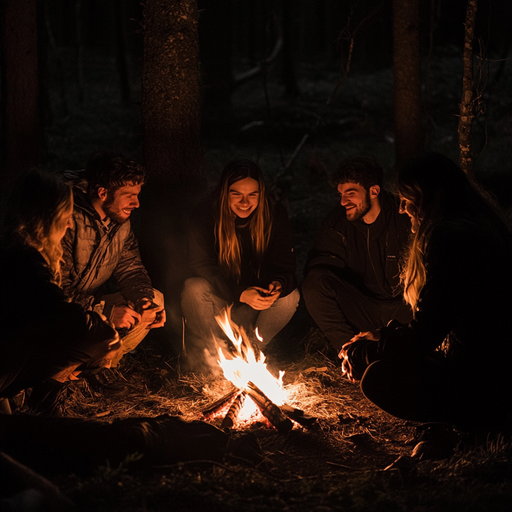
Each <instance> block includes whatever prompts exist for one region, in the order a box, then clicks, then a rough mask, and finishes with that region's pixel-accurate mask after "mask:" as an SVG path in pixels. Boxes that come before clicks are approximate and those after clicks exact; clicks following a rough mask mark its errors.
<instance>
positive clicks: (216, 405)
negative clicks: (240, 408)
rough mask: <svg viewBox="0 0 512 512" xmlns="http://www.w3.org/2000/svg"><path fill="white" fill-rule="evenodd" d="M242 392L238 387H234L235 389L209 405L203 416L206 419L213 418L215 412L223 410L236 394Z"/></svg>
mask: <svg viewBox="0 0 512 512" xmlns="http://www.w3.org/2000/svg"><path fill="white" fill-rule="evenodd" d="M239 392H240V390H239V389H238V388H235V387H233V389H232V390H231V391H230V392H229V393H227V394H225V395H224V396H223V397H221V398H219V399H218V400H216V401H215V402H213V404H211V405H209V406H208V407H207V408H206V409H203V411H202V412H201V414H202V415H203V418H204V419H206V420H209V419H211V418H212V417H213V416H215V414H217V413H218V412H219V411H221V410H222V409H223V408H224V407H225V406H226V405H227V404H228V403H229V402H230V401H231V400H233V399H234V398H235V397H236V395H237V394H238V393H239Z"/></svg>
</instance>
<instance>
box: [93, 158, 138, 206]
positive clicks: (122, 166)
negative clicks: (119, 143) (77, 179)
mask: <svg viewBox="0 0 512 512" xmlns="http://www.w3.org/2000/svg"><path fill="white" fill-rule="evenodd" d="M85 177H86V179H87V193H88V194H89V197H91V198H95V197H97V196H98V190H99V189H100V188H105V189H106V190H107V191H108V192H111V193H113V192H115V191H116V190H117V189H119V188H121V187H124V186H126V185H130V186H132V185H143V184H144V182H145V181H146V170H145V168H144V167H143V166H142V165H139V164H137V163H136V162H135V161H133V160H131V159H130V158H128V157H126V156H124V155H123V154H122V153H120V152H118V151H115V150H110V149H107V150H104V151H99V152H97V153H94V154H92V155H91V156H90V157H89V159H88V160H87V163H86V165H85Z"/></svg>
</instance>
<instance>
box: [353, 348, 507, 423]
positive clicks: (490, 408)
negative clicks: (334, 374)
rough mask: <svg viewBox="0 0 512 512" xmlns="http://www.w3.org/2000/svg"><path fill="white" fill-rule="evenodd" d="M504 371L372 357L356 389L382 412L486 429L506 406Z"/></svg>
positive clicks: (501, 415) (504, 413) (502, 414)
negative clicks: (359, 388) (374, 358)
mask: <svg viewBox="0 0 512 512" xmlns="http://www.w3.org/2000/svg"><path fill="white" fill-rule="evenodd" d="M508 373H509V372H496V373H495V374H494V375H493V374H492V372H485V371H482V368H479V367H478V366H475V365H474V367H473V368H470V367H468V366H467V365H462V364H461V363H455V362H451V361H447V360H439V361H436V360H434V359H432V358H422V359H415V360H407V359H400V360H396V359H392V360H385V359H384V360H380V361H375V362H374V363H372V364H371V365H370V366H368V368H367V369H366V372H365V373H364V375H363V378H362V380H361V390H362V392H363V393H364V395H365V396H366V398H368V399H369V400H370V401H371V402H373V403H374V404H375V405H377V406H378V407H380V408H381V409H382V410H384V411H386V412H387V413H389V414H391V415H393V416H396V417H397V418H402V419H404V420H410V421H420V422H441V423H449V424H452V425H459V426H461V427H466V426H468V427H490V426H494V425H497V424H499V423H500V422H502V421H504V420H506V418H507V414H508V413H509V411H510V410H511V405H510V403H511V398H512V397H511V391H510V390H511V389H512V388H511V385H510V384H511V382H510V381H511V380H512V379H511V378H510V377H508Z"/></svg>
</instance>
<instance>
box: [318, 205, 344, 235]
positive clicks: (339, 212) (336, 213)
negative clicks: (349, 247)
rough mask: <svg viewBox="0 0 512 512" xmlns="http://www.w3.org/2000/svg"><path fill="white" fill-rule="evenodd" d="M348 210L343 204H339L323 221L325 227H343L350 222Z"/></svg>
mask: <svg viewBox="0 0 512 512" xmlns="http://www.w3.org/2000/svg"><path fill="white" fill-rule="evenodd" d="M348 222H349V221H348V220H347V212H346V210H345V208H343V206H341V204H337V205H336V206H335V207H334V208H333V209H332V210H331V211H330V212H329V213H328V214H327V216H326V217H325V218H324V220H323V221H322V227H323V228H325V229H341V228H342V227H344V226H347V224H348Z"/></svg>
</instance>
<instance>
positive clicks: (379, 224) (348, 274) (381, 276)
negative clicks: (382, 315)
mask: <svg viewBox="0 0 512 512" xmlns="http://www.w3.org/2000/svg"><path fill="white" fill-rule="evenodd" d="M379 200H380V206H381V212H380V214H379V216H378V217H377V219H376V220H375V222H373V223H372V224H365V223H364V222H363V221H361V220H356V221H349V220H347V215H346V210H345V208H344V207H343V206H341V205H340V204H338V205H337V206H336V208H334V210H332V212H331V213H330V214H329V215H328V216H327V218H326V219H325V220H324V222H323V223H322V226H321V228H320V231H319V232H318V234H317V236H316V238H315V242H314V244H313V249H312V250H311V252H310V254H309V258H308V262H307V263H306V268H305V274H306V275H307V274H308V273H309V272H310V271H311V269H313V268H324V269H326V270H330V271H332V272H333V273H334V274H336V275H337V276H338V277H339V278H340V279H343V280H346V281H348V282H350V283H351V284H353V285H354V286H356V287H357V288H358V289H359V290H360V291H361V292H363V293H364V294H365V295H367V296H369V297H374V298H376V299H393V298H397V297H398V296H399V295H400V294H401V289H400V286H399V285H400V263H401V260H402V258H403V256H404V250H405V248H406V246H407V242H408V240H409V236H410V233H411V223H410V220H409V217H408V216H407V215H401V214H400V213H398V206H399V205H398V200H397V199H396V198H395V197H394V196H392V195H391V194H389V193H387V192H386V191H384V190H382V191H381V193H380V194H379Z"/></svg>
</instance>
